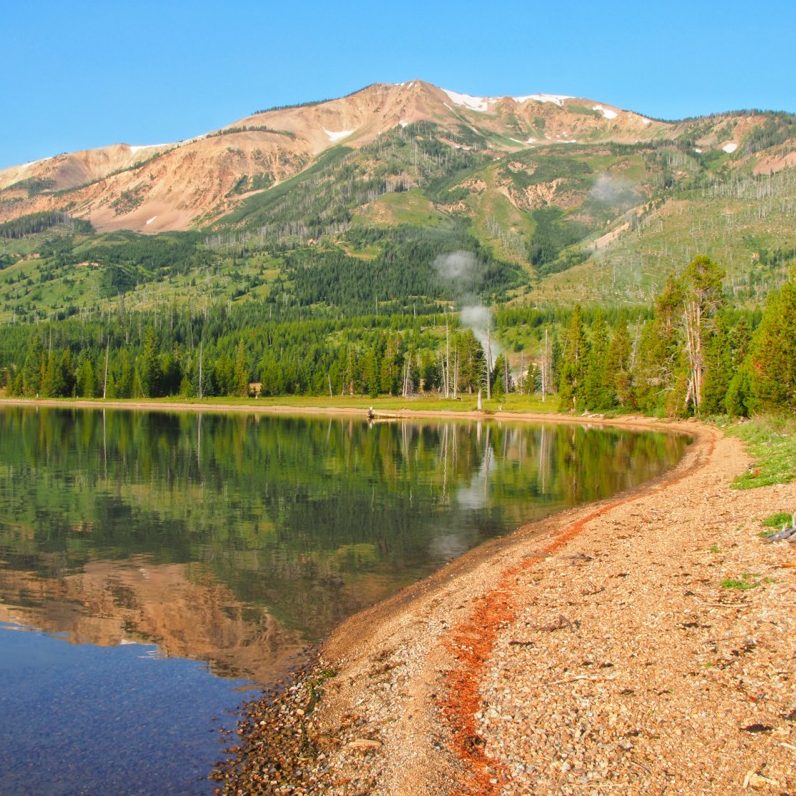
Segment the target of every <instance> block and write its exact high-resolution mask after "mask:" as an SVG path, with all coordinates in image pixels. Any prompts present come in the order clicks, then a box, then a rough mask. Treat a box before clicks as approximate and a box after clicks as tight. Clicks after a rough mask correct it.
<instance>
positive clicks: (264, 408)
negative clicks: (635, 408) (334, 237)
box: [0, 397, 688, 433]
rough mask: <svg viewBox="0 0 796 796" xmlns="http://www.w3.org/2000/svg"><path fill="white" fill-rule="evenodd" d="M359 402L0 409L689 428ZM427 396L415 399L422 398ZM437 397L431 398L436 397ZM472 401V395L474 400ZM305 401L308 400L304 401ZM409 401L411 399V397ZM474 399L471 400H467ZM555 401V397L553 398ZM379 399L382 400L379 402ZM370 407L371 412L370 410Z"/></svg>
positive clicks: (12, 402)
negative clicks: (100, 410)
mask: <svg viewBox="0 0 796 796" xmlns="http://www.w3.org/2000/svg"><path fill="white" fill-rule="evenodd" d="M353 400H355V401H356V404H355V405H348V406H346V405H345V399H343V401H342V402H341V403H340V404H338V403H334V402H331V403H328V404H327V403H325V399H324V402H321V401H319V402H318V403H317V404H315V403H311V402H310V401H307V399H301V402H300V403H298V402H297V403H291V402H290V401H289V399H288V400H287V401H286V402H284V403H282V402H280V403H223V402H219V403H215V402H210V401H172V400H164V401H160V400H147V399H129V400H127V399H108V400H102V399H95V400H92V399H86V398H76V399H73V398H7V397H2V398H0V409H2V408H3V407H6V406H19V407H28V408H51V409H118V410H126V411H138V412H195V413H206V414H236V415H241V414H243V415H247V414H248V415H278V416H291V415H292V416H296V415H306V416H332V417H333V416H343V417H358V418H363V419H367V418H368V417H373V418H374V419H390V420H470V421H473V420H475V421H479V420H480V421H486V420H498V421H519V422H528V423H574V424H579V425H584V424H585V425H601V426H618V427H622V428H629V429H633V428H636V429H639V430H656V429H657V430H660V431H667V432H675V433H688V424H687V422H686V423H677V424H673V422H672V421H671V420H670V419H665V418H654V417H645V416H642V415H620V416H618V417H605V416H603V415H592V414H589V415H568V414H563V413H560V412H556V411H550V412H547V411H533V410H528V409H524V408H522V407H518V408H516V409H511V408H507V409H495V410H489V409H487V410H484V411H478V410H475V409H469V408H462V409H455V408H452V407H451V408H448V407H444V408H425V409H424V408H419V407H418V408H414V407H407V406H405V405H401V404H400V403H399V402H398V401H385V400H384V399H382V400H379V399H374V400H373V401H372V402H371V403H368V402H367V398H356V399H353ZM422 400H423V399H419V400H418V401H417V403H418V404H421V403H422ZM432 400H433V399H432ZM473 400H474V399H473ZM305 401H307V402H306V403H305ZM407 403H408V402H407ZM469 403H471V402H470V401H468V404H469ZM550 403H551V406H552V404H553V401H551V402H550ZM380 404H381V405H380ZM371 412H372V414H371Z"/></svg>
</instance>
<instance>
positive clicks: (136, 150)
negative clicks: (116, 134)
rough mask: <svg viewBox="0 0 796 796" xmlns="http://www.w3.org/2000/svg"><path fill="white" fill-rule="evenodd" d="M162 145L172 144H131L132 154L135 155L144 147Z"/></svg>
mask: <svg viewBox="0 0 796 796" xmlns="http://www.w3.org/2000/svg"><path fill="white" fill-rule="evenodd" d="M160 146H171V144H141V145H139V146H131V147H130V154H131V155H135V153H136V152H140V151H141V150H142V149H156V148H157V147H160Z"/></svg>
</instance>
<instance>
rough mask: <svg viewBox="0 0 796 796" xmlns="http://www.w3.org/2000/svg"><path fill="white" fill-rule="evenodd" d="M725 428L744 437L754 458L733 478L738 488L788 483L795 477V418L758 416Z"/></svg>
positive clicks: (737, 435) (739, 436)
mask: <svg viewBox="0 0 796 796" xmlns="http://www.w3.org/2000/svg"><path fill="white" fill-rule="evenodd" d="M726 431H727V433H728V434H731V435H732V436H734V437H738V438H739V439H741V440H743V442H744V443H745V444H746V449H747V450H748V451H749V453H750V454H751V456H752V458H753V459H754V464H753V465H752V466H751V467H750V468H749V470H748V471H747V472H745V473H744V474H743V475H740V476H738V478H736V479H735V480H734V481H733V482H732V486H733V487H734V488H735V489H754V488H755V487H758V486H770V485H771V484H788V483H790V482H791V481H793V480H794V478H796V419H795V418H791V417H777V416H773V415H770V416H761V417H755V418H752V419H751V420H749V421H748V422H745V423H739V424H737V425H733V426H729V427H727V429H726Z"/></svg>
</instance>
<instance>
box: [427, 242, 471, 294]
mask: <svg viewBox="0 0 796 796" xmlns="http://www.w3.org/2000/svg"><path fill="white" fill-rule="evenodd" d="M434 270H435V271H436V272H437V273H438V274H439V275H440V277H442V279H444V280H445V281H446V282H452V283H453V284H454V286H458V287H461V288H463V289H465V290H466V289H469V287H470V285H471V284H472V281H473V277H474V276H475V275H476V274H477V272H478V260H476V259H475V255H474V254H472V253H471V252H465V251H457V252H450V253H449V254H440V256H439V257H437V259H436V260H434Z"/></svg>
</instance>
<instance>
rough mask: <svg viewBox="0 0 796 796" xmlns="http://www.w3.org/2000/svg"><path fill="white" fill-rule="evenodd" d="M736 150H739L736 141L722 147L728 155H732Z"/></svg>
mask: <svg viewBox="0 0 796 796" xmlns="http://www.w3.org/2000/svg"><path fill="white" fill-rule="evenodd" d="M736 149H738V144H736V143H735V141H729V142H728V143H726V144H725V145H724V146H723V147H722V150H723V151H724V152H726V153H727V154H728V155H731V154H732V153H733V152H735V150H736Z"/></svg>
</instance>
